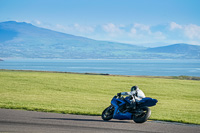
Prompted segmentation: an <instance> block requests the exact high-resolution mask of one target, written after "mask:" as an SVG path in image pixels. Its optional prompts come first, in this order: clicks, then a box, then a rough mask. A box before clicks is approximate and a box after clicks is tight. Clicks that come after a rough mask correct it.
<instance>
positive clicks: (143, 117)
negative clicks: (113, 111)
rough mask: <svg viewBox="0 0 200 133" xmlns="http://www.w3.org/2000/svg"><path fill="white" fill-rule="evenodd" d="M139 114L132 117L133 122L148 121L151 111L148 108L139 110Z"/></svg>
mask: <svg viewBox="0 0 200 133" xmlns="http://www.w3.org/2000/svg"><path fill="white" fill-rule="evenodd" d="M140 112H141V113H139V114H134V115H133V121H134V122H135V123H144V122H146V121H147V120H148V119H149V117H150V115H151V110H150V109H149V108H148V107H143V108H140Z"/></svg>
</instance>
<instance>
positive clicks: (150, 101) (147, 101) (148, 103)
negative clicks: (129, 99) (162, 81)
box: [138, 97, 158, 107]
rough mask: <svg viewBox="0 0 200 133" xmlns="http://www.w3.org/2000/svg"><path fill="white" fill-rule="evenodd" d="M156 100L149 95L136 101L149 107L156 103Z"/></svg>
mask: <svg viewBox="0 0 200 133" xmlns="http://www.w3.org/2000/svg"><path fill="white" fill-rule="evenodd" d="M157 102H158V100H156V99H153V98H150V97H145V98H143V99H142V100H140V101H139V102H138V104H139V105H140V107H141V106H147V107H151V106H154V105H156V103H157Z"/></svg>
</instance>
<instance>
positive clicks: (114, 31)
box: [102, 23, 124, 36]
mask: <svg viewBox="0 0 200 133" xmlns="http://www.w3.org/2000/svg"><path fill="white" fill-rule="evenodd" d="M120 26H123V27H124V25H120ZM120 26H117V25H115V24H113V23H108V24H105V25H103V26H102V28H103V30H104V31H105V32H107V33H109V34H110V35H111V36H117V35H119V34H121V33H122V32H123V30H122V29H120Z"/></svg>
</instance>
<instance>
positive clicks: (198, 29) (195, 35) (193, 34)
mask: <svg viewBox="0 0 200 133" xmlns="http://www.w3.org/2000/svg"><path fill="white" fill-rule="evenodd" d="M184 33H185V35H186V36H187V37H189V38H190V39H200V26H197V25H194V24H190V25H186V26H185V28H184Z"/></svg>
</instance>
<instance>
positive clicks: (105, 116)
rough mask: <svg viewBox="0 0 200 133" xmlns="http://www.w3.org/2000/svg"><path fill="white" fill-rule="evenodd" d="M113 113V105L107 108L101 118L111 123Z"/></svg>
mask: <svg viewBox="0 0 200 133" xmlns="http://www.w3.org/2000/svg"><path fill="white" fill-rule="evenodd" d="M113 113H114V107H113V106H112V105H110V106H109V107H107V108H106V109H105V110H104V111H103V112H102V115H101V118H102V119H103V120H104V121H109V120H111V119H112V118H113Z"/></svg>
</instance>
